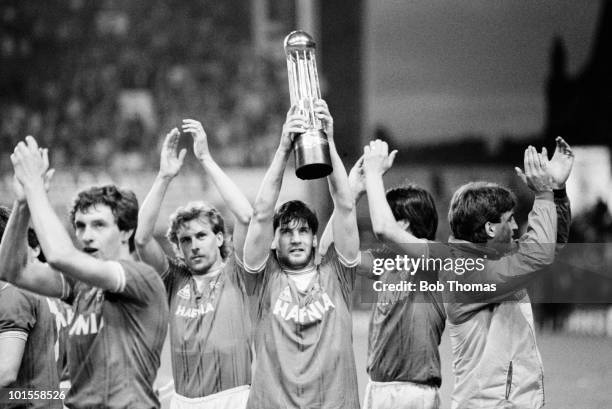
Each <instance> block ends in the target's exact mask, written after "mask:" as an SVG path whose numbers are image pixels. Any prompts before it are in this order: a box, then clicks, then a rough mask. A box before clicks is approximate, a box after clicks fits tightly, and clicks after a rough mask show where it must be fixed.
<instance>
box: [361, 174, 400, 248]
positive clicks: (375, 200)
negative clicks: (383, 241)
mask: <svg viewBox="0 0 612 409" xmlns="http://www.w3.org/2000/svg"><path fill="white" fill-rule="evenodd" d="M365 182H366V192H367V193H368V207H369V211H370V220H371V221H372V230H373V231H374V234H375V235H376V236H379V235H380V236H383V237H385V236H388V235H389V232H390V230H391V229H392V228H393V227H395V225H396V221H395V217H394V216H393V212H392V211H391V208H390V207H389V203H387V198H386V196H385V186H384V184H383V179H382V175H380V174H379V173H377V172H374V171H366V172H365Z"/></svg>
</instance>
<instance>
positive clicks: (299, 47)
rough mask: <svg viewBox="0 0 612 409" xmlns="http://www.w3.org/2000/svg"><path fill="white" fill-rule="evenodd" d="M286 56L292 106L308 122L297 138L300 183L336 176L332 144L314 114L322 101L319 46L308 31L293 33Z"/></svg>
mask: <svg viewBox="0 0 612 409" xmlns="http://www.w3.org/2000/svg"><path fill="white" fill-rule="evenodd" d="M284 46H285V54H286V56H287V72H288V78H289V95H290V98H291V105H292V106H294V105H295V106H297V107H298V108H299V109H300V110H301V112H304V113H305V114H306V116H307V118H308V120H307V122H308V124H307V129H306V131H305V132H304V133H301V134H296V135H294V138H293V153H294V155H295V174H296V176H297V177H298V178H300V179H318V178H322V177H325V176H327V175H329V174H330V173H331V172H332V170H333V169H332V166H331V159H330V156H329V143H328V141H327V135H326V134H325V132H324V131H323V125H322V124H321V121H320V120H319V119H317V117H316V116H315V113H314V102H315V101H316V100H317V99H320V98H321V90H320V88H319V76H318V74H317V62H316V60H315V46H316V45H315V42H314V40H313V39H312V37H311V36H310V35H308V33H306V32H304V31H293V32H292V33H290V34H289V35H288V36H287V37H285V44H284Z"/></svg>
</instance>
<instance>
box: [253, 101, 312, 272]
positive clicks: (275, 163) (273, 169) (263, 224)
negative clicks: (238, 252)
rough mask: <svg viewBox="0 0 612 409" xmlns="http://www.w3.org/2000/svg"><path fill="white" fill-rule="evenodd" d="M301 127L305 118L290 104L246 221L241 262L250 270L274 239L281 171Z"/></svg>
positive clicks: (255, 267)
mask: <svg viewBox="0 0 612 409" xmlns="http://www.w3.org/2000/svg"><path fill="white" fill-rule="evenodd" d="M305 127H306V117H305V116H304V115H303V114H301V113H300V112H299V111H298V110H297V109H296V108H295V107H291V109H290V110H289V112H288V113H287V119H286V121H285V124H284V125H283V131H282V135H281V140H280V144H279V146H278V149H277V150H276V153H275V154H274V158H273V159H272V163H271V164H270V167H269V168H268V171H267V172H266V175H265V176H264V179H263V181H262V182H261V186H260V187H259V192H258V193H257V198H256V199H255V204H254V205H253V217H252V218H251V222H250V223H249V228H248V231H247V235H246V240H245V243H244V265H245V268H246V269H247V270H248V271H250V272H253V273H256V272H259V271H261V269H262V268H263V267H264V264H265V262H266V260H267V258H268V254H269V252H270V245H271V244H272V240H273V239H274V230H273V229H272V220H273V218H274V206H276V202H277V200H278V195H279V194H280V189H281V186H282V183H283V173H284V171H285V167H286V166H287V160H288V159H289V154H290V153H291V145H292V140H291V134H293V133H301V132H304V130H305Z"/></svg>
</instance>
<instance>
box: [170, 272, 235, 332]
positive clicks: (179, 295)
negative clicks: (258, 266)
mask: <svg viewBox="0 0 612 409" xmlns="http://www.w3.org/2000/svg"><path fill="white" fill-rule="evenodd" d="M235 292H236V291H235V289H234V288H233V287H232V285H231V283H228V282H227V281H226V279H225V276H224V275H219V276H217V277H215V278H213V279H210V280H205V281H203V282H199V283H198V282H197V281H196V280H195V279H193V278H192V277H183V278H182V279H180V280H177V281H176V282H175V285H174V286H173V289H172V294H171V297H170V313H171V317H172V320H173V321H176V322H190V321H193V320H202V319H205V318H207V317H208V316H210V315H212V314H213V313H214V312H215V311H217V310H218V309H220V308H223V307H224V306H225V304H227V303H228V301H231V300H229V298H232V299H233V298H235ZM226 298H227V299H226Z"/></svg>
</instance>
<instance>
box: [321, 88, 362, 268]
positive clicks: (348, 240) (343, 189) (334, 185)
mask: <svg viewBox="0 0 612 409" xmlns="http://www.w3.org/2000/svg"><path fill="white" fill-rule="evenodd" d="M314 112H315V115H316V116H317V118H318V119H319V120H321V122H322V124H323V126H324V128H325V133H326V134H327V140H328V142H329V155H330V158H331V164H332V167H333V169H334V170H333V172H332V173H331V174H330V175H329V176H328V177H327V182H328V185H329V193H330V195H331V197H332V201H333V202H334V211H333V213H334V216H333V218H332V219H331V224H332V233H333V236H334V237H335V238H336V239H337V240H336V241H335V242H334V245H335V246H336V251H337V252H338V254H339V255H341V256H342V257H343V258H344V259H345V260H346V261H353V260H356V259H357V258H358V256H359V231H358V230H357V212H356V210H355V209H356V206H355V198H354V195H353V193H352V192H351V188H350V187H349V182H348V176H347V174H346V169H345V168H344V164H343V163H342V159H340V155H338V151H337V149H336V144H335V142H334V122H333V118H332V116H331V114H330V113H329V109H328V107H327V103H326V102H325V101H323V100H318V101H316V102H315V106H314ZM340 238H341V240H340Z"/></svg>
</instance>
